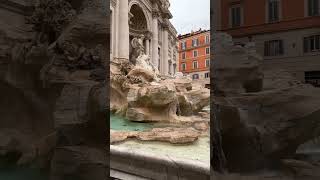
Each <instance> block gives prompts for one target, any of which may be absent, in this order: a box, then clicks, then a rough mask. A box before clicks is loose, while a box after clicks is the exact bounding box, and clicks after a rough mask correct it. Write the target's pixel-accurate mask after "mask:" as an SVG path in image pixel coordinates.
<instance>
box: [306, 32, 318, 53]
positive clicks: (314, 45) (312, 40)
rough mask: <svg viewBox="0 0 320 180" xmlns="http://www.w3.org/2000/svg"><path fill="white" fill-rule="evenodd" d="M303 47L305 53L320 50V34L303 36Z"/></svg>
mask: <svg viewBox="0 0 320 180" xmlns="http://www.w3.org/2000/svg"><path fill="white" fill-rule="evenodd" d="M303 49H304V52H305V53H308V52H314V51H319V50H320V35H314V36H309V37H305V38H304V40H303Z"/></svg>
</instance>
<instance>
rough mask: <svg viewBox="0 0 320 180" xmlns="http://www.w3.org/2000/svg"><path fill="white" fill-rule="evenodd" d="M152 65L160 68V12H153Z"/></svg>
mask: <svg viewBox="0 0 320 180" xmlns="http://www.w3.org/2000/svg"><path fill="white" fill-rule="evenodd" d="M152 18H153V19H152V56H151V57H152V63H153V64H154V65H155V66H156V67H158V58H159V55H158V45H159V42H158V33H159V32H158V18H159V12H158V11H154V12H152Z"/></svg>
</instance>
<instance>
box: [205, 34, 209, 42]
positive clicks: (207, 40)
mask: <svg viewBox="0 0 320 180" xmlns="http://www.w3.org/2000/svg"><path fill="white" fill-rule="evenodd" d="M205 41H206V44H208V43H210V37H209V35H206V40H205Z"/></svg>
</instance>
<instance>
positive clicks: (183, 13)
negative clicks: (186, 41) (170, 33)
mask: <svg viewBox="0 0 320 180" xmlns="http://www.w3.org/2000/svg"><path fill="white" fill-rule="evenodd" d="M170 4H171V6H170V11H171V13H172V15H173V18H172V19H171V20H170V21H171V23H172V24H173V25H174V26H175V28H176V29H177V31H178V34H185V33H189V32H191V30H194V31H195V30H199V29H200V28H202V29H210V0H170Z"/></svg>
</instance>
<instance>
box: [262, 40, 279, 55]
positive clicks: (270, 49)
mask: <svg viewBox="0 0 320 180" xmlns="http://www.w3.org/2000/svg"><path fill="white" fill-rule="evenodd" d="M264 55H265V56H279V55H283V41H282V40H272V41H266V42H264Z"/></svg>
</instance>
